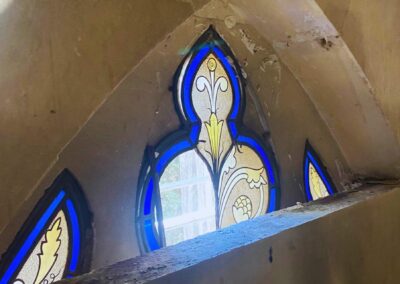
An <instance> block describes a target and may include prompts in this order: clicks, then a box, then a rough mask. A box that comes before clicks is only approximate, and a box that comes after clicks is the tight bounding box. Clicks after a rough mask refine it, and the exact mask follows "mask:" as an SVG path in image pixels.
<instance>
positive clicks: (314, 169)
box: [304, 141, 336, 201]
mask: <svg viewBox="0 0 400 284" xmlns="http://www.w3.org/2000/svg"><path fill="white" fill-rule="evenodd" d="M304 188H305V191H306V198H307V201H311V200H316V199H320V198H324V197H327V196H329V195H332V194H334V193H335V192H336V190H335V187H334V184H333V183H332V181H331V178H330V177H329V175H328V172H327V171H326V169H325V167H324V165H323V164H322V162H321V160H320V159H319V157H318V155H317V153H316V152H315V151H314V149H313V148H312V147H311V145H310V143H309V142H308V141H307V143H306V147H305V152H304Z"/></svg>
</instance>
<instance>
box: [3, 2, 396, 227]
mask: <svg viewBox="0 0 400 284" xmlns="http://www.w3.org/2000/svg"><path fill="white" fill-rule="evenodd" d="M208 2H210V1H207V0H198V1H195V0H193V1H189V0H188V1H184V0H181V1H178V0H176V1H171V0H150V1H149V0H145V1H128V0H127V1H106V0H104V1H103V0H98V1H68V0H65V1H64V0H60V1H31V0H25V1H10V0H8V1H4V0H3V1H1V2H0V3H1V5H0V9H1V10H0V90H1V94H0V98H1V100H0V101H1V103H0V133H1V139H0V157H1V160H0V194H1V198H0V232H1V231H2V229H3V228H4V226H5V225H6V224H7V223H8V222H9V220H11V218H12V216H13V215H14V214H15V212H16V211H17V210H18V208H19V206H20V205H21V204H22V201H23V200H25V199H27V198H28V196H29V195H30V194H31V193H32V192H33V191H34V189H35V188H36V187H37V185H38V184H39V183H40V182H41V180H42V179H43V178H44V177H45V176H46V173H47V172H48V171H50V170H51V169H52V167H53V165H54V164H56V162H57V160H58V157H59V154H60V153H62V151H63V149H65V147H66V146H67V145H68V144H69V143H70V142H71V141H73V140H74V138H75V137H76V135H77V134H78V133H79V131H80V129H82V127H84V125H85V124H86V122H87V121H90V118H91V117H92V115H93V114H94V113H96V111H97V110H98V108H99V107H100V106H101V105H102V104H103V103H104V102H105V101H107V99H108V98H109V97H110V95H111V94H112V93H113V90H114V89H115V88H117V87H118V86H119V84H120V83H121V82H122V81H123V80H124V78H125V77H126V76H127V74H129V72H130V70H132V68H134V67H135V66H136V65H137V64H138V63H139V62H140V61H141V60H142V59H143V58H144V57H146V54H148V52H149V51H150V50H152V49H153V48H154V46H155V45H156V44H157V43H158V42H160V41H161V40H163V39H164V38H166V37H168V34H169V33H170V32H172V31H173V30H174V29H175V28H176V27H177V26H178V25H180V24H181V23H182V22H184V21H185V20H186V19H187V18H188V17H189V16H190V15H192V14H193V13H194V12H195V11H198V10H199V9H200V8H201V7H202V6H203V5H216V7H218V9H219V13H217V12H216V13H215V14H218V16H216V15H212V13H213V12H212V9H208V10H207V11H208V12H207V13H208V14H204V12H203V14H201V13H202V12H201V11H199V13H200V14H199V16H201V17H210V18H213V17H216V18H218V19H219V20H220V21H224V22H225V24H226V25H227V26H230V25H232V24H234V22H235V21H240V22H245V23H246V24H249V25H252V26H253V27H254V28H255V29H256V30H257V32H258V33H259V36H260V37H262V38H264V40H267V41H268V42H269V43H270V44H271V45H272V46H273V47H274V50H275V52H276V53H277V54H278V56H279V57H280V60H282V62H283V63H284V64H285V65H286V66H287V67H288V68H289V70H290V71H291V72H292V73H293V75H294V77H295V78H296V79H297V80H298V82H299V83H300V85H301V86H302V87H303V89H304V90H305V91H306V93H307V94H308V95H309V97H310V99H311V101H312V102H313V103H314V104H315V106H316V108H317V110H318V112H319V114H320V116H321V117H322V118H323V119H324V121H325V122H326V124H327V125H328V127H329V129H330V131H331V133H332V136H333V137H334V139H335V140H336V142H337V143H338V145H339V148H340V149H341V151H342V153H343V155H344V157H345V159H346V161H347V162H348V164H349V166H350V169H351V170H352V171H353V173H355V174H356V175H360V176H364V177H369V178H398V177H399V176H400V164H399V163H400V149H399V141H400V95H399V93H400V84H398V78H400V54H399V52H400V40H399V38H400V30H399V29H398V28H397V27H398V26H400V19H399V18H398V17H397V15H399V13H400V6H399V5H398V4H397V3H396V2H397V0H387V1H385V5H383V4H382V1H368V3H365V1H363V0H340V1H329V0H317V1H312V0H310V1H291V0H283V1H263V0H254V1H251V2H252V3H251V4H249V1H245V0H224V1H222V0H221V1H211V3H208ZM221 9H226V11H225V12H226V13H225V14H224V11H221ZM221 14H222V15H224V17H221ZM245 40H246V39H244V41H245ZM244 43H245V44H246V42H244ZM247 44H249V43H248V42H247ZM250 44H251V43H250ZM144 80H145V78H144Z"/></svg>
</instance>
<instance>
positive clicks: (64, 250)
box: [0, 170, 91, 284]
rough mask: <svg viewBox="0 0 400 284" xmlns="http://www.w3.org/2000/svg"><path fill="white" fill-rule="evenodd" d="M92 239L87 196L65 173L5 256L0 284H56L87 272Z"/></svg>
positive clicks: (31, 215)
mask: <svg viewBox="0 0 400 284" xmlns="http://www.w3.org/2000/svg"><path fill="white" fill-rule="evenodd" d="M90 236H91V232H90V214H89V211H88V209H87V206H86V202H85V199H84V196H83V193H82V191H81V190H80V187H79V184H78V183H77V181H76V180H75V179H74V177H73V176H72V174H71V173H70V172H69V171H68V170H64V171H63V172H62V173H61V174H60V175H59V176H58V177H57V179H56V180H55V181H54V183H53V184H52V185H51V187H50V188H49V189H47V190H46V192H45V195H44V196H43V197H42V198H41V200H40V201H39V202H38V204H37V205H36V207H35V209H34V210H33V211H32V213H31V214H30V216H29V218H28V219H27V220H26V222H25V223H24V225H23V227H22V228H21V230H20V231H19V233H18V234H17V236H16V238H15V240H14V242H13V243H12V244H11V246H10V247H9V249H8V250H7V252H6V253H5V254H4V255H3V256H2V258H1V262H0V277H1V278H0V283H1V284H6V283H18V284H22V283H25V284H30V283H32V284H36V283H52V282H55V281H57V280H60V279H62V278H65V277H72V276H74V275H77V274H80V273H82V272H84V271H85V270H86V268H88V260H89V259H88V258H89V256H90V248H91V247H90V241H91V240H90Z"/></svg>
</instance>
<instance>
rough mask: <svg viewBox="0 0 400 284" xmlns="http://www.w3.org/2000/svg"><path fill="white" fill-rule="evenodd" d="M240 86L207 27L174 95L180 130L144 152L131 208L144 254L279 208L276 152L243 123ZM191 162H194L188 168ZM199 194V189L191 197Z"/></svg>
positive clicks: (223, 47) (226, 53) (229, 57)
mask: <svg viewBox="0 0 400 284" xmlns="http://www.w3.org/2000/svg"><path fill="white" fill-rule="evenodd" d="M242 81H243V78H242V76H241V73H240V67H239V65H238V64H237V62H236V60H235V58H234V56H233V54H232V52H231V51H230V49H229V47H228V46H227V44H226V43H225V42H224V41H223V39H222V38H221V37H220V36H219V35H218V34H217V33H216V32H215V30H214V29H213V28H212V27H211V28H209V29H208V30H207V31H206V32H205V33H204V34H203V36H202V37H201V38H200V39H199V40H198V41H197V42H196V44H195V45H194V46H193V48H192V49H191V51H190V52H189V54H188V55H187V56H186V58H185V59H184V60H183V63H182V64H181V66H180V67H179V69H178V71H177V74H176V76H175V88H174V95H175V102H176V103H177V110H178V111H179V113H178V114H179V116H180V119H181V121H182V128H181V130H178V131H176V132H174V133H172V134H170V135H168V136H167V137H166V138H164V139H162V140H161V142H160V143H159V144H158V145H157V146H156V147H154V148H152V147H148V149H147V151H146V155H145V159H144V163H143V167H142V171H141V180H140V182H139V191H138V198H137V206H136V208H138V210H137V213H136V220H137V232H138V236H139V240H140V244H141V248H142V251H151V250H155V249H158V248H160V247H162V246H165V245H170V244H174V243H176V242H178V241H182V240H185V239H189V238H192V237H195V236H197V235H200V234H203V233H205V232H209V231H211V230H215V229H216V228H221V227H226V226H229V225H231V224H235V223H238V222H240V221H244V220H248V219H251V218H254V217H257V216H260V215H262V214H265V213H266V212H271V211H274V210H276V209H277V208H278V204H279V191H278V188H279V186H278V175H277V170H276V166H275V164H276V163H275V159H274V155H273V152H272V150H271V148H270V147H269V146H268V145H267V144H266V143H265V142H264V143H263V142H261V140H260V139H259V138H258V137H257V135H255V134H254V133H253V132H251V131H250V130H249V129H246V128H245V126H244V125H243V122H242V116H243V112H244V99H245V94H244V90H243V87H242V85H243V82H242ZM190 157H191V158H190ZM193 157H195V160H196V162H193V161H192V162H190V160H191V159H193ZM177 163H179V164H180V165H184V164H185V165H186V166H185V168H187V169H188V168H193V166H192V165H196V167H197V170H196V171H198V170H199V169H201V172H202V174H201V176H202V177H201V178H199V176H198V174H199V172H193V173H186V174H185V175H182V176H179V175H178V174H177V173H176V171H178V172H182V170H183V169H182V168H179V169H178V170H177V169H176V167H177V166H176V164H177ZM187 169H186V170H187ZM174 171H175V173H174ZM183 172H185V170H183ZM174 174H175V179H174V178H173V181H171V176H173V175H174ZM166 180H169V182H165V181H166ZM173 186H175V187H174V188H173V190H174V192H171V188H172V187H173ZM196 187H199V188H198V189H197V190H193V188H196ZM205 198H206V199H207V200H206V199H205ZM193 199H195V200H196V201H197V203H196V202H195V203H193V202H192V200H193ZM188 204H197V205H196V206H197V207H199V208H200V209H198V208H197V207H196V210H195V209H193V208H192V209H191V210H189V209H188V208H189V207H190V206H192V205H190V206H189V205H188ZM194 212H196V213H194ZM171 214H172V215H173V214H175V215H174V217H171ZM173 224H174V225H173ZM189 227H190V228H191V229H190V230H191V231H190V232H189V229H188V228H189Z"/></svg>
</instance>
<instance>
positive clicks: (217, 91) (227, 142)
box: [192, 54, 233, 172]
mask: <svg viewBox="0 0 400 284" xmlns="http://www.w3.org/2000/svg"><path fill="white" fill-rule="evenodd" d="M232 101H233V95H232V87H231V82H230V80H229V77H228V75H227V74H226V72H225V69H224V68H223V66H222V64H221V62H220V61H218V59H217V58H216V57H215V56H214V55H213V54H210V55H209V56H208V57H207V58H206V59H205V60H204V61H203V62H202V64H201V65H200V68H199V70H198V71H197V73H196V76H195V79H194V81H193V87H192V102H193V106H194V109H195V111H196V113H197V115H198V116H199V117H200V120H201V122H202V127H201V131H200V139H199V140H200V141H202V142H199V144H198V149H199V151H200V153H201V154H202V156H203V157H204V158H205V159H206V160H207V162H208V163H209V165H210V166H211V168H212V169H213V170H214V172H216V171H217V170H218V169H219V167H220V165H221V162H222V160H223V157H224V156H225V155H226V153H227V152H228V150H229V147H230V146H231V143H232V142H231V137H230V134H229V130H228V126H227V123H226V119H227V117H228V115H229V112H230V110H231V108H232Z"/></svg>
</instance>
